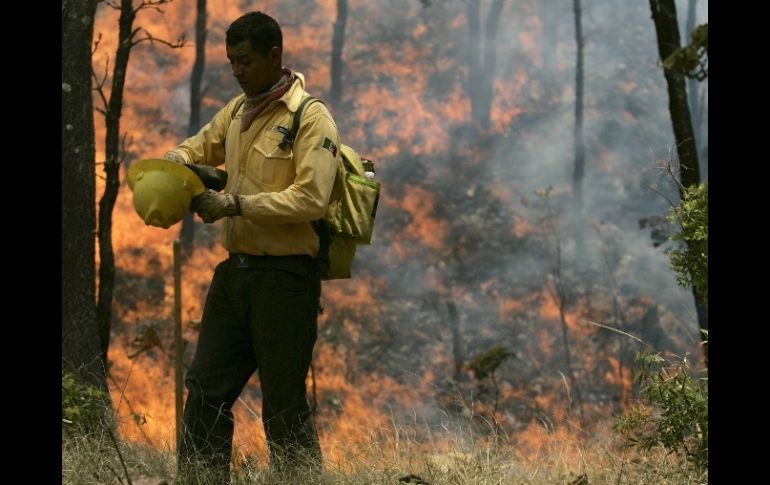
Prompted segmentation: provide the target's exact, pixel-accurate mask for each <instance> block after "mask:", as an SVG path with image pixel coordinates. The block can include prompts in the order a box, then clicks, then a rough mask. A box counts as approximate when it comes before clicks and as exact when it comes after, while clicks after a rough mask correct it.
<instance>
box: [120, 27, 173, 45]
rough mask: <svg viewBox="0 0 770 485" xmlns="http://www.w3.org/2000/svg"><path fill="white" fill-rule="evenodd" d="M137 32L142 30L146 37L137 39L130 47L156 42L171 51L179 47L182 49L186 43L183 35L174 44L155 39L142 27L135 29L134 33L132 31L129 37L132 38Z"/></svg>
mask: <svg viewBox="0 0 770 485" xmlns="http://www.w3.org/2000/svg"><path fill="white" fill-rule="evenodd" d="M139 30H143V31H144V32H145V33H146V34H147V37H142V38H141V39H137V40H134V41H131V46H132V47H133V46H135V45H137V44H138V43H140V42H144V41H150V43H155V42H158V43H160V44H163V45H167V46H169V47H171V48H172V49H179V48H180V47H184V45H185V44H186V43H187V40H186V39H185V35H184V34H182V35H181V36H180V37H179V38H178V39H177V40H176V42H175V43H172V42H170V41H168V40H164V39H159V38H157V37H154V36H153V35H152V33H150V31H148V30H147V29H145V28H142V27H140V28H138V29H136V31H134V33H132V34H131V37H132V38H133V36H134V34H135V33H137V32H138V31H139Z"/></svg>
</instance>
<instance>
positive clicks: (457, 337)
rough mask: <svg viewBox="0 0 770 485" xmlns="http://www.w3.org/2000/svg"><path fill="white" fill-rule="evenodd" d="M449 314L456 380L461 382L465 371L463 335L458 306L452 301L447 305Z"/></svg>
mask: <svg viewBox="0 0 770 485" xmlns="http://www.w3.org/2000/svg"><path fill="white" fill-rule="evenodd" d="M446 307H447V310H448V312H449V329H450V330H451V332H452V358H453V359H454V379H455V380H456V381H459V380H461V379H462V377H463V374H462V369H463V361H464V358H463V346H462V342H463V340H462V335H461V333H460V318H459V317H458V316H457V306H455V304H454V302H452V301H450V302H448V303H447V304H446Z"/></svg>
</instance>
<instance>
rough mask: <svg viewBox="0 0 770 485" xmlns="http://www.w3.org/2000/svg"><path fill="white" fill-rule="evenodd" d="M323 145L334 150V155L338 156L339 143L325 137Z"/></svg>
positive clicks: (331, 150)
mask: <svg viewBox="0 0 770 485" xmlns="http://www.w3.org/2000/svg"><path fill="white" fill-rule="evenodd" d="M323 147H324V148H326V149H327V150H329V151H330V152H332V155H334V156H335V157H336V156H337V145H335V144H334V142H333V141H331V140H330V139H328V138H326V137H324V143H323Z"/></svg>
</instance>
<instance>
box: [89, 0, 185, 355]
mask: <svg viewBox="0 0 770 485" xmlns="http://www.w3.org/2000/svg"><path fill="white" fill-rule="evenodd" d="M169 1H170V0H143V1H142V2H141V3H140V4H139V5H138V6H137V7H136V8H134V7H133V4H132V1H131V0H121V1H120V5H117V4H114V3H107V5H108V6H110V7H112V8H115V9H119V10H120V18H119V20H118V48H117V52H116V53H115V64H114V68H113V71H112V88H111V90H110V95H109V100H108V99H107V96H106V94H105V93H104V89H103V88H104V83H105V81H106V75H105V77H104V78H102V79H101V80H99V79H97V86H96V90H97V92H98V94H99V96H100V97H101V100H102V103H103V105H104V109H103V110H102V113H103V114H104V118H105V126H106V135H105V144H104V152H105V161H104V174H105V187H104V194H103V195H102V198H101V200H100V201H99V228H98V236H99V261H100V263H99V293H98V301H97V309H96V314H97V319H98V322H99V340H100V344H101V352H102V360H103V362H104V365H105V367H106V365H107V351H108V349H109V343H110V328H111V326H112V296H113V292H114V289H115V254H114V252H113V249H112V210H113V209H114V208H115V201H116V200H117V198H118V190H119V189H120V164H121V162H122V159H123V158H124V157H125V147H124V146H123V147H121V141H120V115H121V111H122V109H123V89H124V87H125V83H126V71H127V70H128V60H129V56H130V54H131V49H132V48H133V47H134V46H135V45H137V44H138V43H140V42H143V41H151V42H160V43H162V44H166V45H169V46H171V47H179V46H181V45H182V42H179V43H177V44H170V43H169V42H167V41H164V40H160V39H156V38H155V37H153V36H152V35H151V34H150V33H149V32H147V31H144V33H145V36H144V37H139V38H137V35H138V34H139V33H140V32H141V31H143V29H142V28H141V27H139V28H134V20H135V19H136V14H137V13H138V12H139V11H140V10H142V9H145V8H154V9H157V8H158V6H159V5H162V4H165V3H168V2H169ZM93 76H94V78H96V77H97V76H96V73H93ZM123 145H125V140H123Z"/></svg>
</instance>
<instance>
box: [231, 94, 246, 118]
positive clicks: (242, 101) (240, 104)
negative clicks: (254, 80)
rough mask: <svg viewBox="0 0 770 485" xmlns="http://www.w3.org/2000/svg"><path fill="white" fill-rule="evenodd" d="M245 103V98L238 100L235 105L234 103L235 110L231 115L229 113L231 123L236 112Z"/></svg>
mask: <svg viewBox="0 0 770 485" xmlns="http://www.w3.org/2000/svg"><path fill="white" fill-rule="evenodd" d="M245 102H246V96H244V97H242V98H241V99H240V100H238V102H237V103H235V109H234V110H233V112H232V113H230V121H233V120H234V119H235V115H236V114H238V110H239V109H241V106H243V103H245Z"/></svg>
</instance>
